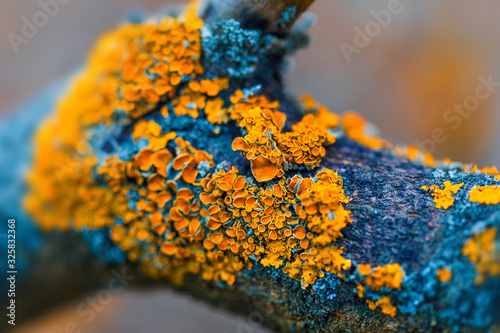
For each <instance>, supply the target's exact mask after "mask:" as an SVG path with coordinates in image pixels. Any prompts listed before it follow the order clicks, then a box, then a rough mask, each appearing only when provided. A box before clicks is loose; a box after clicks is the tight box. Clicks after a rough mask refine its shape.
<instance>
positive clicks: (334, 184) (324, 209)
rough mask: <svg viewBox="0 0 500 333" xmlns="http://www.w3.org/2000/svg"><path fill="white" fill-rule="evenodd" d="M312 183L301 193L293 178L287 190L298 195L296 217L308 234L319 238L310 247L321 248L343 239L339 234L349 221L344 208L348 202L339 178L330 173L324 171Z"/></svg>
mask: <svg viewBox="0 0 500 333" xmlns="http://www.w3.org/2000/svg"><path fill="white" fill-rule="evenodd" d="M315 179H316V181H314V182H312V184H311V186H310V188H309V189H307V190H302V188H301V186H302V185H303V184H302V182H301V183H300V184H298V179H297V178H295V177H294V178H292V180H291V182H290V183H289V189H290V190H291V191H294V192H295V193H297V196H298V198H299V200H300V202H301V205H296V206H295V212H296V213H297V215H298V216H299V217H300V218H301V219H303V220H305V221H306V222H307V228H308V229H309V230H311V231H313V232H314V233H316V234H318V235H320V236H318V237H315V238H314V240H313V243H314V244H317V245H321V246H323V245H326V244H330V243H332V242H334V241H335V240H337V239H338V238H339V237H342V233H341V230H342V229H343V228H345V227H346V226H347V224H348V223H352V221H351V219H350V211H348V210H345V209H344V207H343V204H346V203H348V202H349V199H348V198H347V197H346V196H345V195H344V190H343V183H342V178H341V177H340V176H339V175H337V174H336V173H335V172H333V171H332V170H328V169H323V170H322V171H320V172H319V173H318V174H316V177H315ZM304 184H305V183H304ZM301 190H302V191H301Z"/></svg>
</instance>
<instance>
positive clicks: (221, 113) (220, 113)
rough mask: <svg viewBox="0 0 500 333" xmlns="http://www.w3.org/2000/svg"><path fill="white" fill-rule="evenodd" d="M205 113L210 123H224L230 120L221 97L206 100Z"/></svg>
mask: <svg viewBox="0 0 500 333" xmlns="http://www.w3.org/2000/svg"><path fill="white" fill-rule="evenodd" d="M205 115H206V116H207V120H208V121H209V122H211V123H212V124H218V125H220V124H226V123H227V122H228V121H229V120H230V115H229V112H228V110H227V109H225V108H224V100H222V99H221V98H215V99H213V100H209V101H208V102H207V106H206V107H205Z"/></svg>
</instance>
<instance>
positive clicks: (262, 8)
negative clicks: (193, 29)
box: [201, 0, 314, 34]
mask: <svg viewBox="0 0 500 333" xmlns="http://www.w3.org/2000/svg"><path fill="white" fill-rule="evenodd" d="M313 2H314V0H206V1H204V3H203V6H202V7H201V10H202V12H203V13H202V16H203V17H204V19H205V21H206V22H209V23H210V22H211V21H215V20H220V19H231V18H232V19H235V20H237V21H239V22H240V23H241V24H242V26H243V27H244V28H247V29H260V30H263V31H264V32H267V33H275V34H282V33H285V32H286V31H287V30H288V29H289V28H290V27H291V26H292V24H293V23H294V22H295V20H296V19H297V18H298V17H299V16H300V15H301V14H302V13H303V12H304V11H306V9H307V8H308V7H309V6H310V5H311V4H312V3H313Z"/></svg>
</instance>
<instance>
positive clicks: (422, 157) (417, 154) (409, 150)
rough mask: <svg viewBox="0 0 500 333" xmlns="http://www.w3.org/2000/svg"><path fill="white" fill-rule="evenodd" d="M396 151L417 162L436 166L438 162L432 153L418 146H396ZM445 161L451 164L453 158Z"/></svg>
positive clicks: (399, 154) (397, 153)
mask: <svg viewBox="0 0 500 333" xmlns="http://www.w3.org/2000/svg"><path fill="white" fill-rule="evenodd" d="M394 152H395V153H396V155H398V156H404V157H406V158H407V159H409V160H411V161H415V162H420V163H422V164H423V165H427V166H436V165H437V162H436V159H435V158H434V156H432V154H431V153H428V152H424V151H421V150H420V149H419V148H418V147H417V146H413V145H410V146H407V147H404V148H402V147H394ZM444 162H445V163H448V165H449V164H451V160H447V161H446V160H445V161H444Z"/></svg>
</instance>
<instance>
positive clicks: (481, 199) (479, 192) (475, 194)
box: [469, 185, 500, 205]
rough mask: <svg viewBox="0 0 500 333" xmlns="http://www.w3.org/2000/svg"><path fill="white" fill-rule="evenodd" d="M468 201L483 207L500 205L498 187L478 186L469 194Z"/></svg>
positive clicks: (499, 189)
mask: <svg viewBox="0 0 500 333" xmlns="http://www.w3.org/2000/svg"><path fill="white" fill-rule="evenodd" d="M469 200H470V201H471V202H478V203H482V204H485V205H498V204H499V203H500V186H498V185H491V186H479V187H476V188H474V189H472V190H471V191H470V192H469Z"/></svg>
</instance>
